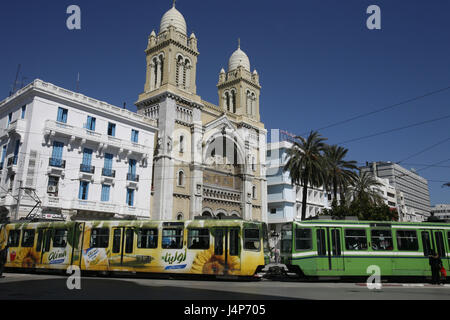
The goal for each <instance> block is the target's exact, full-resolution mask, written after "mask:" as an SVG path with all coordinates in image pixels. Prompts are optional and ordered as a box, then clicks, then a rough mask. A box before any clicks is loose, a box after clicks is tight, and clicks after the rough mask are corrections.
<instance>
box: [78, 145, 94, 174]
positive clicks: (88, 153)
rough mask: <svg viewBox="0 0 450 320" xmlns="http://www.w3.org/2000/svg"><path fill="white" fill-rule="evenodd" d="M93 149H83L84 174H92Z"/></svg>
mask: <svg viewBox="0 0 450 320" xmlns="http://www.w3.org/2000/svg"><path fill="white" fill-rule="evenodd" d="M91 162H92V149H89V148H84V149H83V162H82V163H81V167H80V170H81V171H82V172H90V173H93V172H92V166H91Z"/></svg>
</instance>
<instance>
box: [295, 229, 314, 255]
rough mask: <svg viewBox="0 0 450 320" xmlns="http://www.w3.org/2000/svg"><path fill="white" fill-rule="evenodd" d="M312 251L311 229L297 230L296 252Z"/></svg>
mask: <svg viewBox="0 0 450 320" xmlns="http://www.w3.org/2000/svg"><path fill="white" fill-rule="evenodd" d="M310 249H312V234H311V229H295V250H297V251H298V250H310Z"/></svg>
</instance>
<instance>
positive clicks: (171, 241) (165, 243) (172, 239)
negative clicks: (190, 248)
mask: <svg viewBox="0 0 450 320" xmlns="http://www.w3.org/2000/svg"><path fill="white" fill-rule="evenodd" d="M162 248H163V249H181V248H183V229H163V233H162Z"/></svg>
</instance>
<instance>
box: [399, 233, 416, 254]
mask: <svg viewBox="0 0 450 320" xmlns="http://www.w3.org/2000/svg"><path fill="white" fill-rule="evenodd" d="M397 247H398V250H400V251H417V250H419V241H418V240H417V233H416V231H415V230H397Z"/></svg>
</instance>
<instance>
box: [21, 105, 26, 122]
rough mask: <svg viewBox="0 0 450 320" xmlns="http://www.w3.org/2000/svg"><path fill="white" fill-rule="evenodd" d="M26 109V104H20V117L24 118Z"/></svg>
mask: <svg viewBox="0 0 450 320" xmlns="http://www.w3.org/2000/svg"><path fill="white" fill-rule="evenodd" d="M26 110H27V105H24V106H22V113H21V115H20V118H21V119H25V112H26Z"/></svg>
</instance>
